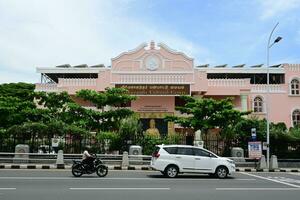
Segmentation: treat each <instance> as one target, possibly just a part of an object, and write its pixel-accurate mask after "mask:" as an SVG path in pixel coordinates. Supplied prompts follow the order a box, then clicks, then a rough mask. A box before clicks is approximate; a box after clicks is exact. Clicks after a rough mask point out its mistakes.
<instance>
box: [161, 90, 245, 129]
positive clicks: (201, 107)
mask: <svg viewBox="0 0 300 200" xmlns="http://www.w3.org/2000/svg"><path fill="white" fill-rule="evenodd" d="M181 98H183V99H184V100H185V102H186V104H185V105H184V106H178V107H176V110H178V111H180V113H181V114H184V115H185V116H183V117H181V116H180V117H178V116H168V117H167V118H166V119H167V120H169V121H174V122H175V123H177V124H180V125H181V126H183V127H189V128H193V129H194V130H195V131H196V130H201V131H202V132H203V133H206V132H207V130H209V129H212V128H219V129H220V130H221V132H223V133H225V132H226V130H227V129H228V128H230V127H232V126H233V125H234V124H236V123H237V122H238V121H240V120H241V119H242V116H243V115H247V114H248V112H240V111H238V110H236V109H234V106H233V104H232V99H230V98H227V99H222V100H214V99H211V98H201V99H197V98H194V97H190V96H183V97H181Z"/></svg>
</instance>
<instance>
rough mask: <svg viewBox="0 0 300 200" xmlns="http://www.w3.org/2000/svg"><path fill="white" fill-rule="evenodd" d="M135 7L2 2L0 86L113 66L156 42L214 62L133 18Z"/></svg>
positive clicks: (188, 43)
mask: <svg viewBox="0 0 300 200" xmlns="http://www.w3.org/2000/svg"><path fill="white" fill-rule="evenodd" d="M132 3H134V2H133V1H131V0H124V1H92V0H91V1H75V0H65V1H61V0H51V1H37V0H27V1H17V0H10V1H5V0H3V1H1V0H0V24H1V27H0V52H1V54H0V70H1V72H3V71H6V72H5V74H4V73H0V82H7V81H9V80H11V81H14V80H15V79H9V78H7V77H12V76H13V74H15V73H16V72H19V73H20V74H24V77H23V78H21V77H22V76H21V75H18V77H20V80H21V81H25V80H26V81H28V79H30V78H29V77H30V76H28V74H29V72H30V73H35V72H34V71H35V68H36V67H53V66H56V65H60V64H65V63H69V64H71V65H78V64H83V63H86V64H88V65H94V64H99V63H104V64H105V65H110V59H111V58H112V57H115V56H117V55H118V54H120V53H121V52H123V51H127V50H129V49H132V48H135V47H136V46H138V45H139V44H140V43H142V42H145V41H146V42H149V41H150V40H152V39H153V40H155V41H156V42H164V43H166V44H167V45H168V46H170V47H171V48H174V49H176V50H180V51H183V52H184V53H186V54H187V55H189V56H191V57H195V56H199V55H200V56H199V57H200V58H201V59H202V58H203V59H204V58H207V57H208V58H209V57H210V53H209V51H208V50H207V49H206V48H204V47H201V46H200V45H198V44H194V43H193V42H192V41H190V40H188V39H186V38H184V37H183V36H181V35H176V34H174V33H172V30H167V29H164V28H163V27H161V26H160V25H159V23H158V24H149V23H146V22H144V21H139V19H138V18H130V15H129V14H128V12H131V10H130V9H131V4H132ZM9 72H10V73H11V76H9ZM4 76H6V78H4ZM4 80H5V81H4ZM34 81H36V80H32V81H31V82H34Z"/></svg>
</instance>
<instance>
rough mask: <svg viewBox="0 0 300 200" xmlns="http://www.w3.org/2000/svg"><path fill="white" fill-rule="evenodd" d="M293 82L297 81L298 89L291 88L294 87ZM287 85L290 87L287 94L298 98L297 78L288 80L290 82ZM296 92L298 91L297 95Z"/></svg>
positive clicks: (299, 91) (299, 86)
mask: <svg viewBox="0 0 300 200" xmlns="http://www.w3.org/2000/svg"><path fill="white" fill-rule="evenodd" d="M293 81H297V82H298V89H297V88H292V86H293V85H294V84H293V83H292V82H293ZM289 85H290V87H289V94H290V95H291V96H300V81H299V78H298V77H294V78H292V79H291V80H290V82H289ZM295 85H297V84H295ZM293 91H294V92H295V93H294V94H293ZM297 91H298V94H296V93H297Z"/></svg>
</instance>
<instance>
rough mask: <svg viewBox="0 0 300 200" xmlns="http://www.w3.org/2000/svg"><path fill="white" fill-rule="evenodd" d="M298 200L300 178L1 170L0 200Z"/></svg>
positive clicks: (292, 175)
mask: <svg viewBox="0 0 300 200" xmlns="http://www.w3.org/2000/svg"><path fill="white" fill-rule="evenodd" d="M299 198H300V173H262V172H260V173H236V174H234V175H233V176H232V177H230V178H227V179H224V180H219V179H216V178H210V177H208V176H203V175H192V176H191V175H181V176H179V177H178V178H175V179H169V178H164V177H162V175H161V174H160V173H159V172H152V171H109V174H108V175H107V176H106V177H105V178H98V177H97V176H96V175H85V176H83V177H81V178H74V177H72V175H71V173H70V172H69V171H66V170H49V171H45V170H6V169H1V170H0V199H5V200H10V199H11V200H18V199H22V200H29V199H30V200H32V199H43V200H48V199H49V200H54V199H55V200H56V199H64V200H68V199H72V200H76V199H81V200H82V199H86V200H87V199H107V200H110V199H112V200H117V199H122V200H126V199H130V200H135V199H142V200H148V199H151V200H155V199H157V200H161V199H173V200H175V199H176V200H177V199H184V200H189V199H195V200H196V199H197V200H200V199H203V200H210V199H213V200H216V199H222V200H227V199H228V200H233V199H243V200H248V199H249V200H253V199H264V200H277V199H278V200H279V199H280V200H285V199H289V200H292V199H297V200H298V199H299Z"/></svg>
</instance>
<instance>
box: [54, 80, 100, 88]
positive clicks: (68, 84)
mask: <svg viewBox="0 0 300 200" xmlns="http://www.w3.org/2000/svg"><path fill="white" fill-rule="evenodd" d="M58 84H59V86H61V87H74V86H81V87H85V86H96V85H97V79H93V78H60V79H58Z"/></svg>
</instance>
